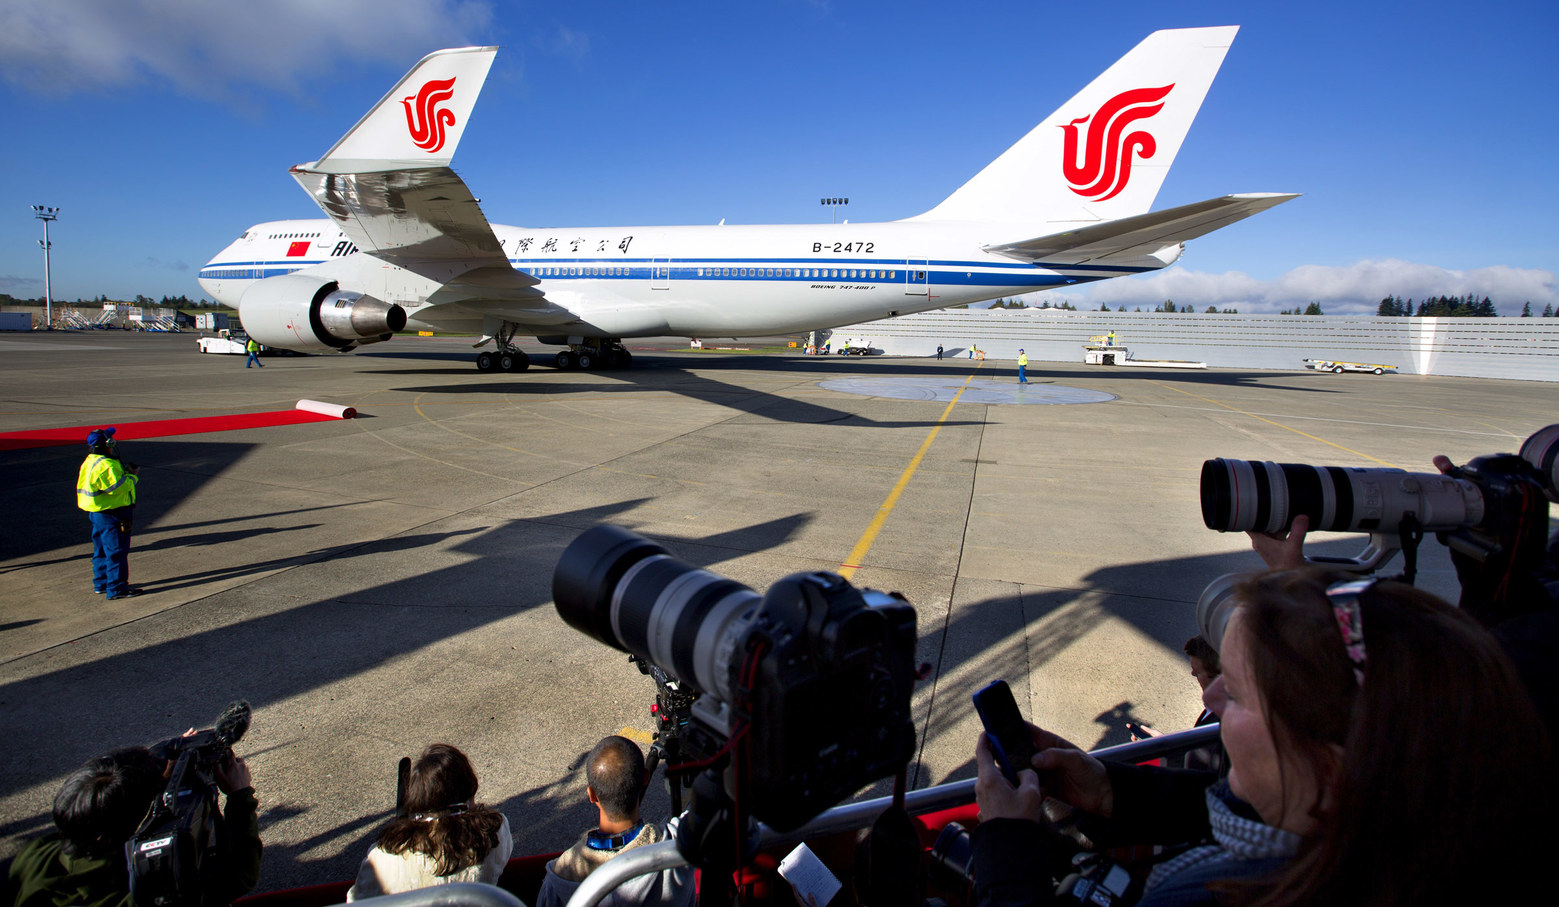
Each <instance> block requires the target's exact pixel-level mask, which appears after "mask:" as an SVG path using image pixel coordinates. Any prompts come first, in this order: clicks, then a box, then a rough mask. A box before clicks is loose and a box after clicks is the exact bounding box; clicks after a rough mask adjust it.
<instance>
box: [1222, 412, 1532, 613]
mask: <svg viewBox="0 0 1559 907" xmlns="http://www.w3.org/2000/svg"><path fill="white" fill-rule="evenodd" d="M1201 497H1202V522H1203V523H1205V524H1206V525H1207V528H1208V529H1215V530H1217V531H1219V532H1238V531H1241V530H1250V531H1254V532H1282V531H1284V530H1286V529H1288V528H1289V524H1290V523H1291V522H1292V521H1293V518H1294V517H1295V516H1297V515H1299V514H1305V515H1306V516H1308V517H1309V519H1310V529H1311V531H1327V532H1368V533H1369V534H1370V541H1369V544H1368V546H1367V547H1366V548H1365V549H1364V550H1363V551H1362V552H1360V554H1359V555H1358V556H1356V557H1352V558H1336V557H1311V558H1310V560H1311V561H1312V562H1315V563H1317V564H1323V565H1327V566H1331V567H1337V568H1339V569H1343V570H1351V571H1354V572H1359V573H1367V572H1371V571H1374V570H1375V569H1377V568H1379V567H1380V566H1381V565H1383V564H1384V563H1386V562H1387V561H1388V560H1390V559H1391V557H1392V556H1393V555H1395V554H1396V553H1397V552H1398V551H1404V550H1405V551H1406V552H1407V553H1408V555H1409V556H1410V557H1409V570H1408V575H1406V576H1405V577H1404V579H1405V580H1406V581H1407V582H1412V576H1411V573H1412V569H1413V561H1412V559H1411V554H1412V553H1413V551H1414V546H1415V545H1416V543H1417V541H1418V539H1419V538H1420V537H1421V536H1422V534H1423V533H1425V532H1434V533H1436V534H1437V535H1438V538H1439V540H1440V541H1441V543H1443V544H1444V545H1446V546H1447V547H1448V548H1450V549H1451V553H1452V560H1453V561H1454V562H1455V563H1456V567H1457V575H1458V576H1459V577H1460V578H1461V580H1462V607H1463V608H1465V609H1467V610H1469V611H1472V612H1474V613H1476V614H1478V616H1479V617H1480V618H1483V619H1484V620H1486V621H1488V622H1495V621H1497V620H1499V619H1501V618H1503V617H1506V616H1509V615H1510V614H1511V612H1512V610H1524V609H1526V608H1530V607H1531V605H1530V603H1527V604H1523V603H1522V602H1519V601H1516V600H1515V598H1517V597H1531V595H1532V591H1531V585H1530V583H1529V582H1528V580H1530V578H1531V576H1532V574H1533V572H1534V571H1536V570H1537V569H1538V568H1539V567H1540V566H1541V565H1542V563H1543V561H1544V558H1545V557H1546V553H1545V543H1546V541H1547V536H1548V510H1549V508H1548V504H1549V502H1550V501H1559V424H1556V425H1550V426H1547V427H1546V428H1542V429H1539V430H1538V431H1537V432H1535V433H1534V434H1533V435H1532V436H1531V437H1530V438H1527V439H1526V442H1525V443H1523V444H1522V445H1521V452H1520V453H1519V454H1510V453H1500V454H1490V455H1488V456H1482V457H1475V458H1474V459H1472V460H1471V461H1469V462H1468V463H1467V464H1466V465H1465V466H1458V467H1456V468H1454V469H1452V470H1451V471H1450V473H1449V474H1446V475H1441V474H1440V473H1414V472H1405V471H1403V470H1400V469H1384V468H1357V467H1344V466H1308V465H1304V464H1296V463H1271V462H1262V461H1256V460H1227V459H1223V458H1221V457H1220V458H1218V459H1215V460H1207V461H1206V462H1204V463H1203V464H1202V484H1201ZM1404 545H1406V546H1407V547H1406V548H1404ZM1233 579H1234V577H1232V576H1229V577H1220V578H1218V579H1217V580H1214V581H1213V584H1212V585H1210V586H1208V588H1207V590H1206V591H1205V592H1203V593H1202V602H1201V603H1199V604H1198V611H1199V612H1201V611H1203V610H1207V609H1212V608H1214V606H1215V605H1216V604H1217V601H1219V600H1221V599H1222V597H1224V596H1226V595H1227V593H1228V588H1229V586H1230V585H1232V582H1233ZM1543 597H1545V598H1546V596H1543ZM1209 638H1211V637H1209Z"/></svg>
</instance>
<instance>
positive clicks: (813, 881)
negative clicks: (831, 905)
mask: <svg viewBox="0 0 1559 907" xmlns="http://www.w3.org/2000/svg"><path fill="white" fill-rule="evenodd" d="M779 874H780V875H781V876H783V877H784V879H785V881H787V882H789V883H790V887H792V888H794V889H796V896H797V898H798V899H800V901H801V903H803V904H808V903H810V904H816V905H817V907H823V905H825V904H827V903H828V902H829V901H831V900H833V897H834V895H836V894H838V893H839V889H840V888H842V887H844V886H842V885H840V884H839V880H838V879H836V878H834V874H833V873H831V872H829V871H828V867H827V866H824V865H823V861H822V860H819V859H818V858H817V854H815V853H813V852H812V848H810V847H808V846H807V845H805V844H798V845H797V846H796V849H795V850H792V851H791V852H790V853H788V854H786V855H785V859H783V860H780V864H779Z"/></svg>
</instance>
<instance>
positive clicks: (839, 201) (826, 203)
mask: <svg viewBox="0 0 1559 907" xmlns="http://www.w3.org/2000/svg"><path fill="white" fill-rule="evenodd" d="M822 202H823V207H825V208H827V209H828V222H829V223H831V224H832V223H837V222H838V221H837V219H836V214H837V212H838V211H839V207H840V206H841V205H848V204H850V200H849V199H847V198H837V197H832V198H825V199H823V200H822Z"/></svg>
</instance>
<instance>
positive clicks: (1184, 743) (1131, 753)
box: [406, 724, 1218, 907]
mask: <svg viewBox="0 0 1559 907" xmlns="http://www.w3.org/2000/svg"><path fill="white" fill-rule="evenodd" d="M1217 742H1218V725H1216V724H1209V725H1204V726H1202V727H1198V728H1192V729H1191V730H1188V731H1179V732H1177V733H1173V734H1165V735H1164V736H1162V737H1154V738H1152V739H1151V740H1139V741H1136V742H1134V743H1123V744H1121V745H1119V746H1109V747H1105V748H1103V749H1097V750H1093V751H1092V753H1091V755H1093V756H1094V757H1096V758H1098V759H1102V760H1104V761H1106V762H1130V763H1137V762H1150V761H1152V760H1154V759H1162V758H1165V757H1175V756H1183V755H1185V754H1186V753H1188V752H1191V751H1192V750H1197V749H1201V748H1202V747H1205V746H1209V745H1212V744H1215V743H1217ZM973 802H974V779H973V778H970V779H968V780H965V781H954V782H952V783H950V784H939V785H937V786H936V787H928V788H925V789H923V790H916V791H910V792H909V793H907V794H905V796H904V808H905V809H906V810H908V811H909V813H910V815H922V814H925V813H933V812H939V811H941V810H944V809H952V808H953V807H956V806H964V805H967V804H969V803H973ZM892 804H893V798H892V797H878V798H876V799H874V800H863V801H861V802H859V803H846V804H844V805H843V806H835V807H833V808H832V809H829V810H825V811H824V812H823V813H821V814H820V815H818V817H817V818H815V819H813V820H812V821H811V822H808V823H807V824H805V825H803V826H801V827H800V828H798V829H796V830H795V831H790V832H777V831H775V830H774V829H772V828H769V827H768V826H767V825H760V826H759V827H758V833H759V849H761V850H772V849H777V848H783V847H791V846H794V845H796V844H798V843H800V842H802V841H804V840H806V839H808V838H817V837H825V836H828V835H834V834H840V833H842V832H849V831H856V830H859V829H862V828H866V827H868V826H870V825H871V824H872V823H873V822H875V821H877V817H878V816H879V815H881V814H882V811H883V810H885V809H887V808H888V807H889V806H891V805H892ZM686 865H687V859H686V858H684V857H683V856H682V854H681V853H680V852H679V851H678V850H677V844H676V842H675V841H663V842H661V843H659V844H651V845H649V846H648V847H636V848H634V849H633V850H630V851H628V852H627V853H624V854H622V855H620V856H616V857H613V858H612V859H610V860H608V861H606V862H605V863H603V864H601V866H600V867H598V868H597V869H596V870H595V871H594V872H592V873H590V875H588V876H586V877H585V880H584V882H582V883H580V886H579V888H578V889H577V890H575V892H574V896H573V897H572V898H570V899H569V901H568V907H595V905H597V904H599V903H600V902H601V899H602V898H604V897H606V895H608V894H610V893H611V892H612V891H614V890H616V888H617V886H619V885H621V884H623V883H624V882H626V881H628V880H629V879H634V878H638V877H639V876H641V875H647V874H649V873H651V872H661V871H664V870H667V869H675V868H677V867H679V866H686ZM406 907H413V905H410V904H408V905H406Z"/></svg>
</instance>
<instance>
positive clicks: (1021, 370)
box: [1018, 350, 1029, 384]
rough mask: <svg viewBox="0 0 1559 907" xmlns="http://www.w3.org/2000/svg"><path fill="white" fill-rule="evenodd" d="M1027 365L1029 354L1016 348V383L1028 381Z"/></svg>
mask: <svg viewBox="0 0 1559 907" xmlns="http://www.w3.org/2000/svg"><path fill="white" fill-rule="evenodd" d="M1028 367H1029V354H1028V353H1025V352H1023V351H1022V350H1018V383H1019V384H1027V383H1029V379H1028Z"/></svg>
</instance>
